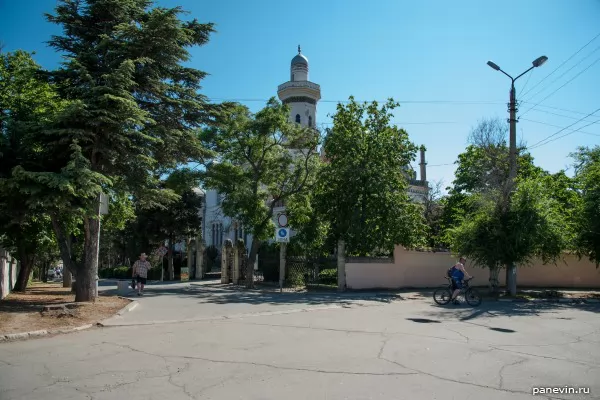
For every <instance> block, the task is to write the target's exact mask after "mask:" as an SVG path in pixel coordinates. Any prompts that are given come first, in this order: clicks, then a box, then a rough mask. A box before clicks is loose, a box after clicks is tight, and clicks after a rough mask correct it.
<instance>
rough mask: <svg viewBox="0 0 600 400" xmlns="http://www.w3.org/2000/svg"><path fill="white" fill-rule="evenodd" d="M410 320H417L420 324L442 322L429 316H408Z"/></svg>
mask: <svg viewBox="0 0 600 400" xmlns="http://www.w3.org/2000/svg"><path fill="white" fill-rule="evenodd" d="M406 319H407V320H409V321H412V322H417V323H419V324H440V323H441V322H442V321H438V320H436V319H428V318H406Z"/></svg>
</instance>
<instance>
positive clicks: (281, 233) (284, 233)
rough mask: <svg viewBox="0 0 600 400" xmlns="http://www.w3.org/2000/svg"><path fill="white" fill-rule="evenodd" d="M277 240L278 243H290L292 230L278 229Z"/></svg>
mask: <svg viewBox="0 0 600 400" xmlns="http://www.w3.org/2000/svg"><path fill="white" fill-rule="evenodd" d="M275 240H276V241H277V242H283V243H287V242H289V241H290V230H289V229H288V228H277V229H276V230H275Z"/></svg>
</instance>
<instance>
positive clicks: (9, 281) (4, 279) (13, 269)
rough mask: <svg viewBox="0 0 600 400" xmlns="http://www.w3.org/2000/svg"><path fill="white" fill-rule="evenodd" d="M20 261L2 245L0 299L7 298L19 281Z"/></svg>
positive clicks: (0, 254)
mask: <svg viewBox="0 0 600 400" xmlns="http://www.w3.org/2000/svg"><path fill="white" fill-rule="evenodd" d="M18 268H19V263H18V261H17V260H16V259H14V258H13V257H11V255H10V254H9V253H8V252H7V251H6V250H4V249H3V248H1V247H0V299H3V298H5V297H6V296H7V295H8V294H9V293H10V291H11V290H12V288H13V287H14V286H15V282H16V281H17V273H18Z"/></svg>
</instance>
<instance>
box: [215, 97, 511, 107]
mask: <svg viewBox="0 0 600 400" xmlns="http://www.w3.org/2000/svg"><path fill="white" fill-rule="evenodd" d="M209 101H231V102H240V103H246V102H247V103H250V102H264V103H266V102H267V101H268V99H242V98H218V97H210V98H209ZM355 101H356V102H357V103H364V102H367V103H370V102H372V101H377V102H378V103H385V102H386V101H387V100H383V101H382V100H355ZM395 101H397V102H398V103H400V104H452V105H473V104H504V103H505V102H504V101H486V100H471V101H463V100H395ZM349 102H350V100H319V103H349Z"/></svg>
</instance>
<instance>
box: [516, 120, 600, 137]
mask: <svg viewBox="0 0 600 400" xmlns="http://www.w3.org/2000/svg"><path fill="white" fill-rule="evenodd" d="M522 119H523V121H528V122H533V123H535V124H542V125H548V126H552V127H554V128H562V126H560V125H554V124H549V123H547V122H542V121H534V120H532V119H527V118H522ZM598 122H600V120H598V121H594V123H598ZM579 133H583V134H586V135H591V136H600V134H598V133H591V132H583V131H579Z"/></svg>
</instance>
